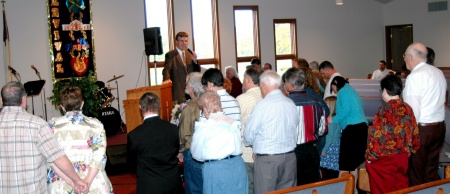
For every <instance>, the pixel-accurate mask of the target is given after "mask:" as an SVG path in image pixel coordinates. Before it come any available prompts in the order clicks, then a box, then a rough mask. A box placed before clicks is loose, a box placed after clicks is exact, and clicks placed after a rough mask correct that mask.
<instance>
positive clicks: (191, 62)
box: [163, 32, 200, 103]
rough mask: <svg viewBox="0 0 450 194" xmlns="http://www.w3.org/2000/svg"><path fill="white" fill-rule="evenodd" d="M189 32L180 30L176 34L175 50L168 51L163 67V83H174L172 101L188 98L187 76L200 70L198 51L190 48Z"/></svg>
mask: <svg viewBox="0 0 450 194" xmlns="http://www.w3.org/2000/svg"><path fill="white" fill-rule="evenodd" d="M188 36H189V35H188V34H187V33H186V32H178V33H177V35H176V36H175V46H176V48H175V49H174V50H171V51H169V52H167V53H166V58H165V61H164V69H163V84H166V83H172V101H174V102H175V101H177V102H178V103H181V102H183V101H184V100H186V98H189V97H188V96H186V95H185V93H184V89H185V88H186V76H187V75H188V74H189V73H192V72H200V66H199V65H198V64H197V53H195V52H194V51H191V50H190V49H189V48H188Z"/></svg>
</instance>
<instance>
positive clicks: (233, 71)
mask: <svg viewBox="0 0 450 194" xmlns="http://www.w3.org/2000/svg"><path fill="white" fill-rule="evenodd" d="M228 70H230V73H231V74H233V77H239V76H238V74H237V72H236V69H235V68H234V67H233V66H228V67H225V72H227V71H228Z"/></svg>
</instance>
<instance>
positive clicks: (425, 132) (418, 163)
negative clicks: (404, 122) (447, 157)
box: [408, 122, 445, 186]
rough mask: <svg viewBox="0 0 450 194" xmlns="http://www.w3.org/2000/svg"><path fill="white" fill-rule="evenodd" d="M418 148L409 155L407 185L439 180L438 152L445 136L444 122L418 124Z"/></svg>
mask: <svg viewBox="0 0 450 194" xmlns="http://www.w3.org/2000/svg"><path fill="white" fill-rule="evenodd" d="M419 136H420V148H419V150H417V152H416V153H415V154H411V156H410V157H409V168H408V177H409V186H415V185H420V184H423V183H428V182H431V181H436V180H439V176H438V174H437V169H438V162H439V154H440V152H441V148H442V144H443V143H444V138H445V122H441V123H439V124H437V125H434V126H420V125H419Z"/></svg>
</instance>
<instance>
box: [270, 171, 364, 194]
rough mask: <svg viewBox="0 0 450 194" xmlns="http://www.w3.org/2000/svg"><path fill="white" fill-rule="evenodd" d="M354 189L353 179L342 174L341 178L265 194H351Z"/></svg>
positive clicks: (346, 174) (347, 174)
mask: <svg viewBox="0 0 450 194" xmlns="http://www.w3.org/2000/svg"><path fill="white" fill-rule="evenodd" d="M354 189H355V177H354V176H353V175H351V174H349V173H343V174H342V176H341V177H339V178H334V179H330V180H325V181H320V182H316V183H310V184H306V185H301V186H296V187H291V188H287V189H281V190H277V191H272V192H268V193H267V194H282V193H289V194H301V193H336V194H340V193H343V194H353V192H354Z"/></svg>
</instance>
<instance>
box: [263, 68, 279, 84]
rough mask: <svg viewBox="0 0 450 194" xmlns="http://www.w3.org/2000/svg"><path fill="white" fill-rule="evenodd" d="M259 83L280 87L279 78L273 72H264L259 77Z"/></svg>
mask: <svg viewBox="0 0 450 194" xmlns="http://www.w3.org/2000/svg"><path fill="white" fill-rule="evenodd" d="M259 83H264V84H266V85H268V86H275V87H280V85H281V77H280V76H279V75H278V74H277V72H275V71H273V70H267V71H264V72H263V73H262V74H261V76H259Z"/></svg>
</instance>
